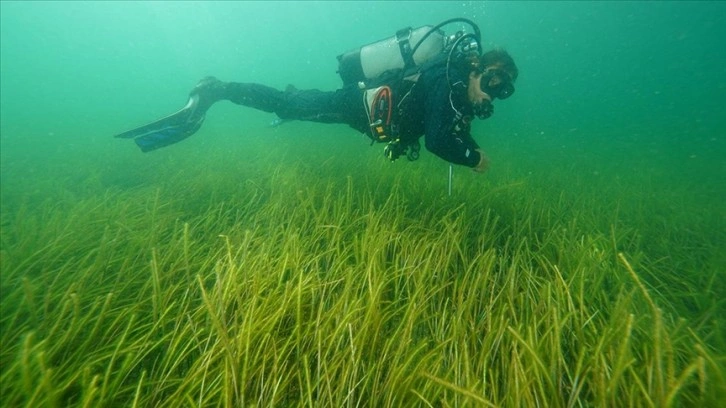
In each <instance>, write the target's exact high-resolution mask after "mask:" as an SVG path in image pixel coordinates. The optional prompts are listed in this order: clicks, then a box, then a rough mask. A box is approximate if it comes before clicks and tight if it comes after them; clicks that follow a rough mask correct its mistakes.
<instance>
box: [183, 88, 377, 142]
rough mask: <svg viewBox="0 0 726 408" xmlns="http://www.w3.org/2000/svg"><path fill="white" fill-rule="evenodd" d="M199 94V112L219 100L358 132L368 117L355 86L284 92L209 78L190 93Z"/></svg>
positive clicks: (280, 115) (291, 118) (283, 117)
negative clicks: (348, 126)
mask: <svg viewBox="0 0 726 408" xmlns="http://www.w3.org/2000/svg"><path fill="white" fill-rule="evenodd" d="M191 94H192V95H194V94H198V95H199V100H200V102H199V105H200V109H199V111H201V112H206V110H207V109H208V108H209V106H211V105H212V104H213V103H215V102H216V101H219V100H229V101H231V102H232V103H235V104H237V105H243V106H247V107H250V108H254V109H258V110H261V111H265V112H270V113H275V114H277V116H279V117H280V118H281V119H286V120H304V121H311V122H321V123H343V124H348V125H350V126H352V127H354V128H356V129H359V130H361V129H362V130H361V131H366V129H367V117H366V114H365V109H364V107H363V99H362V94H361V91H360V90H359V89H358V88H357V87H355V86H349V87H346V88H342V89H338V90H337V91H334V92H325V91H320V90H317V89H308V90H298V89H295V88H294V87H292V86H288V88H287V89H286V90H285V91H280V90H277V89H275V88H272V87H269V86H265V85H261V84H256V83H242V82H222V81H219V80H217V79H216V78H213V77H208V78H205V79H203V80H202V81H200V83H199V84H198V85H197V86H196V87H195V88H194V90H192V92H191Z"/></svg>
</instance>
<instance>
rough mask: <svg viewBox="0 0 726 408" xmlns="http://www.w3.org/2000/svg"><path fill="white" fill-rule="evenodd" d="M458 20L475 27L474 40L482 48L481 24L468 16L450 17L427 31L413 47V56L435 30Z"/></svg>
mask: <svg viewBox="0 0 726 408" xmlns="http://www.w3.org/2000/svg"><path fill="white" fill-rule="evenodd" d="M457 22H458V23H466V24H469V25H470V26H471V28H472V29H474V34H473V36H474V40H475V41H476V43H477V45H478V46H479V48H480V49H481V31H479V26H478V25H476V23H474V22H473V21H471V20H469V19H468V18H462V17H457V18H451V19H448V20H446V21H444V22H441V23H439V24H437V25H435V26H434V27H433V28H431V29H430V30H429V31H428V32H426V34H424V36H423V37H421V39H420V40H418V42H417V43H416V45H415V46H414V47H413V48H412V49H411V58H413V56H414V55H415V54H416V50H418V47H419V46H420V45H421V44H423V42H424V41H425V40H426V39H427V38H428V37H429V35H431V34H432V33H433V32H434V31H436V30H438V29H439V28H441V27H443V26H445V25H447V24H451V23H457Z"/></svg>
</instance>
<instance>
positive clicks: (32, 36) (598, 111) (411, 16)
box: [0, 1, 726, 364]
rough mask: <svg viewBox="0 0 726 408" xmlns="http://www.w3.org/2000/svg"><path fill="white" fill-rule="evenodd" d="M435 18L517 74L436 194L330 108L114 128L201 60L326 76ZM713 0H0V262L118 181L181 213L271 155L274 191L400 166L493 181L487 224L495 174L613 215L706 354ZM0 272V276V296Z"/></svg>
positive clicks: (720, 331) (367, 179) (716, 248)
mask: <svg viewBox="0 0 726 408" xmlns="http://www.w3.org/2000/svg"><path fill="white" fill-rule="evenodd" d="M452 17H467V18H470V19H472V20H474V21H475V22H477V23H478V24H479V26H480V27H481V30H482V36H483V42H484V44H485V48H491V47H493V46H501V47H504V48H505V49H507V50H508V51H509V52H510V54H511V55H512V56H513V57H514V59H515V61H516V63H517V65H518V67H519V71H520V75H519V79H518V81H517V83H516V88H517V91H516V93H515V95H514V96H513V97H512V98H511V99H508V100H506V101H497V102H496V103H495V114H494V115H493V116H492V117H491V118H490V119H488V120H486V121H478V122H476V123H475V124H474V125H473V134H474V137H475V139H476V140H477V141H478V142H479V144H480V145H481V146H482V148H483V149H484V150H485V151H487V153H488V154H489V156H490V159H491V161H492V165H491V169H490V171H489V172H488V173H487V174H485V175H474V174H472V173H471V172H470V171H469V170H468V169H465V168H460V167H457V168H456V169H455V171H454V194H453V195H452V197H447V196H446V194H445V193H446V187H447V180H446V176H447V170H448V165H447V163H444V162H442V161H441V160H439V159H438V158H436V157H435V156H433V154H431V153H429V152H422V157H421V159H420V160H419V161H418V162H414V163H408V162H406V161H405V160H400V161H398V162H396V163H394V164H390V163H387V162H386V159H385V158H384V157H383V155H382V154H381V146H378V145H376V146H373V147H370V146H369V143H368V141H367V139H366V138H365V137H364V136H361V135H360V134H358V133H356V132H355V131H353V130H351V129H349V128H348V127H346V126H344V125H322V124H314V123H302V122H292V123H287V124H285V125H283V126H281V127H279V128H271V127H269V123H270V122H271V121H272V120H273V119H274V118H275V117H274V115H271V114H267V113H264V112H256V111H253V110H251V109H247V108H241V107H238V106H236V105H233V104H230V103H226V102H225V103H220V104H218V105H216V106H215V107H214V108H212V109H211V110H210V112H209V114H208V115H207V119H206V122H205V124H204V126H203V128H202V129H201V130H200V131H199V132H198V133H197V134H195V135H194V136H192V137H191V138H190V139H188V140H185V141H183V142H181V143H179V144H176V145H173V146H170V147H167V148H164V149H161V150H159V151H155V152H152V153H147V154H144V153H141V152H140V151H138V149H137V148H136V146H135V145H134V144H133V142H131V141H128V140H119V139H114V138H112V135H114V134H116V133H119V132H121V131H124V130H127V129H129V128H131V127H135V126H137V125H140V124H143V123H145V122H147V121H150V120H152V119H155V118H157V117H160V116H162V115H165V114H167V113H170V112H172V111H174V110H176V109H177V108H179V107H181V105H182V104H183V103H184V102H185V101H186V96H187V93H188V92H189V90H190V89H191V87H192V86H193V85H194V84H195V83H196V82H197V81H198V80H199V79H200V78H202V77H204V76H207V75H215V76H217V77H218V78H220V79H222V80H226V81H239V82H259V83H263V84H267V85H271V86H276V87H279V88H284V87H285V86H286V85H287V84H294V85H296V86H297V87H298V88H301V89H304V88H318V89H323V90H333V89H335V88H336V87H338V86H340V85H341V81H340V78H339V77H338V76H337V74H336V69H337V65H336V63H337V61H336V58H335V57H336V56H337V55H338V54H340V53H342V52H344V51H347V50H349V49H351V48H355V47H357V46H360V45H362V44H366V43H369V42H373V41H376V40H379V39H381V38H385V37H388V36H390V35H392V34H393V33H395V31H396V30H398V29H399V28H402V27H406V26H412V27H417V26H420V25H425V24H435V23H438V22H440V21H443V20H445V19H448V18H452ZM724 17H726V2H468V1H459V2H289V3H288V2H284V3H280V2H13V1H2V2H1V3H0V109H1V110H0V115H1V117H0V193H1V197H0V198H1V208H0V210H1V211H2V214H1V215H2V248H1V251H2V252H1V255H2V257H3V265H8V264H12V265H17V264H19V262H18V261H17V259H14V258H13V257H18V256H23V257H26V256H27V257H30V258H32V256H34V254H36V253H37V252H39V251H43V242H41V241H40V238H38V239H39V241H38V242H35V245H32V244H28V241H31V242H32V241H33V238H28V237H34V236H36V235H37V236H38V237H42V236H44V234H48V235H52V234H53V232H52V231H50V230H48V231H45V230H44V228H46V226H45V224H44V220H46V221H47V220H58V219H61V220H62V219H63V218H64V216H65V215H66V214H75V213H77V212H78V208H84V207H83V206H84V205H87V203H88V202H89V201H90V202H94V201H97V202H99V203H105V205H109V206H111V207H119V208H120V207H121V206H124V205H131V206H133V204H128V203H124V202H123V200H119V199H118V197H119V195H120V197H122V198H124V197H127V198H131V199H134V200H147V199H148V197H151V196H153V195H154V194H158V197H159V200H161V202H162V204H163V202H164V201H165V200H168V201H169V202H170V203H171V202H172V201H174V206H175V207H174V210H175V211H178V216H179V217H180V218H181V219H195V218H203V217H204V216H205V214H204V211H206V209H208V208H211V207H215V206H216V205H217V204H219V203H220V202H223V201H225V200H231V201H232V202H233V201H234V198H233V197H237V196H239V195H240V194H242V195H244V193H246V192H247V191H249V189H252V188H257V187H255V186H258V185H259V184H264V185H271V184H273V183H276V179H275V176H274V174H271V173H272V172H274V171H271V170H270V169H275V168H279V167H283V168H288V167H290V166H293V167H298V166H299V167H300V168H301V169H304V171H305V174H304V175H301V176H300V178H299V179H296V178H290V179H285V180H284V186H283V188H286V189H289V192H290V195H291V197H292V196H294V195H295V193H296V192H299V191H301V190H305V188H306V185H305V183H304V180H309V179H310V177H314V178H316V179H319V180H322V181H323V182H325V181H329V182H330V183H332V184H336V185H337V184H338V183H341V180H342V181H345V180H346V179H347V178H351V179H352V180H353V183H354V185H356V186H358V187H360V188H361V190H362V191H361V192H360V193H361V194H366V193H370V194H381V191H380V190H379V191H373V190H376V189H382V191H386V189H387V188H390V186H391V185H392V184H393V183H396V180H406V179H410V180H412V181H411V182H410V183H403V185H404V187H403V191H404V192H405V193H406V194H408V195H409V196H410V197H411V201H412V202H415V203H416V205H414V206H412V208H414V209H415V208H435V207H436V206H442V207H444V206H453V205H454V204H452V203H459V202H462V203H466V202H467V200H471V199H473V198H474V197H487V195H488V194H491V195H492V197H495V198H494V199H492V200H491V201H487V202H488V203H489V204H490V205H491V206H492V208H495V210H496V211H497V212H498V213H499V214H501V216H502V219H503V220H505V224H506V223H515V222H516V219H517V217H519V216H522V214H520V213H518V211H519V210H520V208H521V207H518V204H516V203H514V202H512V204H511V206H509V205H508V203H507V202H506V201H503V200H497V199H496V195H495V193H494V192H500V191H504V190H506V189H510V190H507V191H512V195H511V196H508V197H510V198H511V197H517V193H516V191H515V190H511V189H516V188H518V187H516V186H521V185H526V186H527V188H526V189H523V190H522V191H524V192H530V193H532V197H533V198H532V200H535V201H533V204H532V203H530V204H531V206H532V207H534V208H538V207H539V208H546V207H547V206H552V207H553V208H554V207H557V208H560V209H563V210H562V211H561V212H557V211H559V210H556V209H553V210H552V214H553V217H555V218H558V217H559V218H558V221H557V223H560V224H561V225H567V224H568V223H570V222H572V223H575V220H572V219H570V218H569V217H570V215H571V214H574V213H577V214H582V213H583V211H587V209H591V210H592V214H591V217H590V218H588V219H587V220H585V221H584V224H578V225H580V226H579V228H582V230H583V233H587V234H603V235H608V234H610V233H611V232H610V231H611V229H612V228H613V225H614V224H617V226H618V228H623V229H626V230H629V231H632V237H634V238H633V243H632V245H631V246H630V247H628V248H630V249H633V250H634V251H635V252H638V253H639V254H642V256H643V257H644V258H645V259H648V265H650V268H649V269H648V271H645V272H644V275H645V277H644V280H645V281H646V283H647V285H649V287H651V288H655V289H654V290H655V291H657V292H658V291H660V292H662V293H661V294H662V295H663V296H664V299H665V300H666V301H667V302H670V304H671V306H669V307H670V308H671V309H670V310H672V311H673V313H674V315H675V316H678V317H680V318H684V319H686V320H692V321H694V322H698V327H695V328H694V330H695V331H696V332H697V333H698V334H699V336H701V337H702V338H704V339H706V340H705V341H706V343H707V344H709V346H710V347H712V350H713V353H714V354H715V355H717V356H719V358H720V359H719V360H718V362H719V364H723V361H724V356H725V355H726V333H725V332H724V326H726V320H724V316H726V303H725V302H724V300H723V298H724V295H726V293H724V288H726V255H724V254H726V114H725V113H726V112H724V108H723V95H724V93H725V92H726V53H725V52H724V48H725V47H724V40H723V39H724V38H726V25H724V24H723V20H724ZM449 30H451V28H449ZM379 181H380V182H379ZM366 186H367V187H366ZM381 186H382V187H381ZM512 186H515V187H512ZM366 188H370V190H371V191H368V192H366V191H364V189H366ZM220 191H227V193H220ZM225 194H226V195H225ZM180 196H183V197H184V199H183V200H180V199H179V197H180ZM103 197H112V198H110V199H108V200H105V199H104V198H103ZM114 197H115V198H114ZM518 199H521V200H523V201H526V199H527V197H518ZM180 202H181V204H179V203H180ZM49 203H52V204H50V205H49ZM563 203H564V204H563ZM99 205H100V204H99ZM528 205H529V204H528ZM558 206H559V207H558ZM527 208H530V207H527ZM573 208H575V209H577V211H575V210H572V209H573ZM482 210H483V209H482ZM112 212H113V211H112V210H109V213H112ZM96 213H97V212H96V211H89V212H88V214H91V215H93V214H96ZM99 214H101V215H99V218H98V219H93V218H91V219H85V220H84V221H83V222H81V223H79V224H78V225H79V228H83V232H81V231H80V230H79V231H75V232H74V231H72V230H71V231H65V233H67V234H69V236H76V235H80V234H90V235H89V236H94V234H98V235H99V237H100V235H101V232H99V231H100V229H102V228H103V226H104V225H106V226H107V225H110V224H113V220H109V219H107V218H104V217H105V216H104V215H103V213H100V212H99ZM28 218H32V219H38V220H40V221H38V223H37V224H36V225H33V224H32V223H31V224H30V226H31V227H32V228H30V227H29V226H28V225H29V224H28V223H23V222H21V220H22V219H28ZM253 218H254V217H253ZM412 218H415V214H413V215H412ZM614 218H615V221H614ZM579 221H582V220H578V221H577V222H579ZM150 223H151V220H150ZM553 223H555V222H554V221H553ZM19 224H23V227H24V228H25V229H21V228H19V227H18V225H19ZM70 225H73V224H70ZM542 225H545V226H547V225H550V224H548V223H543V224H542ZM558 225H559V224H558ZM94 226H97V227H98V228H99V230H98V231H94V230H93V229H94V228H95V227H94ZM225 228H227V225H220V226H219V229H220V233H222V232H224V229H225ZM212 229H214V228H212ZM39 231H41V232H39ZM42 231H45V232H42ZM88 231H92V232H88ZM148 233H149V234H152V232H151V231H149V232H148ZM34 234H35V235H34ZM209 240H210V241H214V240H218V237H216V236H214V237H209ZM21 242H22V243H23V246H22V248H21V245H20V243H21ZM215 242H216V241H215ZM71 248H72V245H71ZM92 248H93V244H92V243H87V242H86V243H83V244H80V243H79V246H78V248H76V249H71V250H69V251H70V253H72V252H73V251H78V252H82V251H89V250H92ZM626 249H627V248H626ZM141 256H148V253H147V254H143V255H141ZM59 262H60V263H62V262H61V261H59ZM553 262H554V261H553ZM3 273H5V272H4V271H3ZM49 273H52V270H50V271H49ZM661 273H662V274H664V275H665V274H668V276H680V277H682V281H679V284H682V285H683V287H681V288H679V290H681V292H678V291H677V290H674V292H673V293H688V294H689V295H688V296H685V295H684V296H682V297H681V296H676V295H673V296H671V295H669V294H670V292H669V291H668V290H665V289H666V288H669V287H670V288H671V289H673V288H674V285H675V284H676V283H675V281H673V280H670V279H671V278H670V277H669V278H663V279H665V281H661V279H660V276H659V274H661ZM13 279H15V276H13ZM17 285H18V283H17V282H16V281H14V280H11V279H6V277H3V279H2V290H3V292H5V293H6V294H7V293H9V292H12V291H13V290H15V289H16V287H17ZM658 288H661V289H658ZM669 296H670V297H669ZM23 324H24V323H23V322H17V321H16V322H12V324H11V323H9V322H3V325H2V329H3V330H4V331H12V330H15V329H16V328H17V327H19V326H22V325H23ZM2 346H3V347H6V346H8V345H5V344H3V345H2Z"/></svg>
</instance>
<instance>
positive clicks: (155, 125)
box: [114, 77, 221, 152]
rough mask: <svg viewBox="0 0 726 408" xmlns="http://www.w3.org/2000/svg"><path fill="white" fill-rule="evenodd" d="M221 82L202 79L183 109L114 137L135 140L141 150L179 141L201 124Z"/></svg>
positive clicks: (214, 100) (144, 150)
mask: <svg viewBox="0 0 726 408" xmlns="http://www.w3.org/2000/svg"><path fill="white" fill-rule="evenodd" d="M217 84H221V82H219V81H218V80H217V79H216V78H214V77H207V78H204V79H203V80H202V81H201V82H200V83H199V84H198V85H197V86H196V87H194V89H193V90H192V92H191V93H190V96H189V100H188V101H187V104H186V105H184V107H183V108H181V109H179V110H178V111H176V112H174V113H172V114H171V115H168V116H165V117H163V118H161V119H159V120H156V121H154V122H151V123H148V124H146V125H143V126H140V127H137V128H135V129H131V130H128V131H126V132H123V133H119V134H117V135H115V136H114V137H117V138H122V139H134V142H136V145H137V146H139V148H141V151H143V152H149V151H152V150H156V149H159V148H161V147H164V146H169V145H171V144H174V143H177V142H180V141H182V140H184V139H186V138H188V137H189V136H191V135H193V134H194V133H196V131H197V130H199V128H200V127H201V126H202V123H204V117H205V114H206V113H207V109H209V107H210V106H212V104H213V103H214V102H216V101H217V100H218V99H219V98H218V97H217V95H213V94H212V92H210V91H212V90H213V89H214V88H215V86H216V85H217Z"/></svg>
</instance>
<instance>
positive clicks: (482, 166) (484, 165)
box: [472, 149, 489, 173]
mask: <svg viewBox="0 0 726 408" xmlns="http://www.w3.org/2000/svg"><path fill="white" fill-rule="evenodd" d="M476 151H477V152H479V164H477V165H476V166H475V167H473V168H472V170H474V171H475V172H477V173H484V172H485V171H487V170H489V158H488V157H487V155H486V154H484V152H483V151H482V150H481V149H476Z"/></svg>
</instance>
